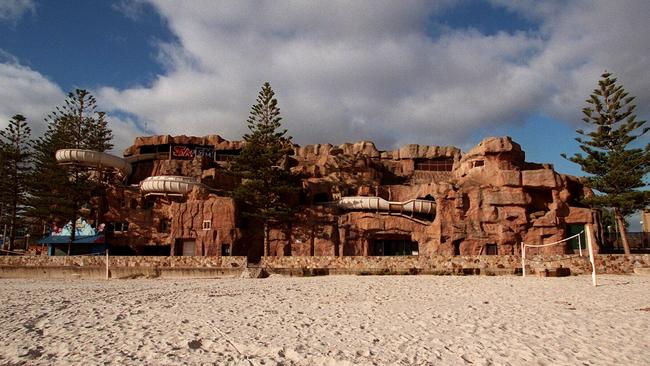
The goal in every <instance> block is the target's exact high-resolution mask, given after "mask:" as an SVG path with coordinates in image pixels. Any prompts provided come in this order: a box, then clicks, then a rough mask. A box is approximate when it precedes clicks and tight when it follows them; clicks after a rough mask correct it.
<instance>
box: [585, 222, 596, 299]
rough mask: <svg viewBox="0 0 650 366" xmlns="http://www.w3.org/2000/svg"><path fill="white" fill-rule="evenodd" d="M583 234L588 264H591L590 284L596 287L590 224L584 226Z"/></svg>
mask: <svg viewBox="0 0 650 366" xmlns="http://www.w3.org/2000/svg"><path fill="white" fill-rule="evenodd" d="M585 234H587V235H585V237H586V239H587V248H588V250H589V262H591V282H592V283H593V285H594V287H596V286H597V283H596V263H595V261H594V246H593V245H592V240H593V238H592V232H591V225H590V224H587V225H585Z"/></svg>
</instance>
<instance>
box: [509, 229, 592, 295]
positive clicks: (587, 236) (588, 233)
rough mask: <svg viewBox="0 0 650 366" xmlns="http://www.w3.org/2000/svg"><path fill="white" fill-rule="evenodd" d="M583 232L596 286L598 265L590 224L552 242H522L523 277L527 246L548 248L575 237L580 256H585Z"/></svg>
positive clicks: (524, 274) (523, 274)
mask: <svg viewBox="0 0 650 366" xmlns="http://www.w3.org/2000/svg"><path fill="white" fill-rule="evenodd" d="M582 234H585V241H586V247H585V249H586V250H587V251H588V252H589V262H590V263H591V278H592V282H593V285H594V286H596V265H595V262H594V250H593V245H592V236H591V227H590V226H588V225H587V226H585V229H584V230H583V231H581V232H579V233H577V234H575V235H572V236H570V237H568V238H565V239H562V240H558V241H554V242H552V243H542V244H526V243H524V242H522V243H521V274H522V276H523V277H526V248H546V247H551V246H554V245H562V244H564V243H566V242H568V241H569V240H573V239H575V238H577V239H578V252H579V255H580V257H582V256H583V254H582V246H583V243H582Z"/></svg>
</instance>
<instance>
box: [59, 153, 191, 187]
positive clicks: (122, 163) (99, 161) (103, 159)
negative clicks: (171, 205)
mask: <svg viewBox="0 0 650 366" xmlns="http://www.w3.org/2000/svg"><path fill="white" fill-rule="evenodd" d="M55 157H56V161H57V162H59V163H61V164H79V165H82V166H87V167H108V168H113V169H117V170H119V171H120V172H122V174H124V176H128V175H129V174H131V170H132V169H131V163H134V162H136V161H140V160H147V159H152V158H155V157H156V154H145V155H141V156H136V157H134V158H126V159H124V158H120V157H119V156H115V155H111V154H108V153H103V152H99V151H92V150H83V149H62V150H58V151H57V152H56V155H55ZM197 185H202V184H201V183H200V182H198V181H197V180H196V179H194V178H192V177H185V176H178V175H169V176H168V175H160V176H153V177H148V178H146V179H145V180H143V181H142V182H140V190H141V191H142V192H143V193H145V194H186V193H188V192H189V191H191V190H192V188H194V187H195V186H197Z"/></svg>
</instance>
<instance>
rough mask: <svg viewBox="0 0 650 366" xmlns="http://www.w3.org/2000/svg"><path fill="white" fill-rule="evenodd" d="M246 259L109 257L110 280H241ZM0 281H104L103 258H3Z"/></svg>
mask: <svg viewBox="0 0 650 366" xmlns="http://www.w3.org/2000/svg"><path fill="white" fill-rule="evenodd" d="M245 269H246V257H225V256H224V257H198V256H197V257H189V256H188V257H153V256H151V257H143V256H137V257H136V256H129V257H120V256H115V257H109V273H108V275H109V277H110V278H117V279H121V278H138V277H146V278H217V277H224V276H227V277H233V276H240V275H241V274H242V272H243V271H244V270H245ZM0 278H47V279H51V278H84V279H105V278H106V257H104V256H72V257H46V256H2V257H0Z"/></svg>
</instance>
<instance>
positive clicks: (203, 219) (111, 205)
mask: <svg viewBox="0 0 650 366" xmlns="http://www.w3.org/2000/svg"><path fill="white" fill-rule="evenodd" d="M241 147H242V143H241V142H238V141H226V140H224V139H222V138H221V137H219V136H216V135H211V136H205V137H188V136H150V137H138V138H136V140H135V143H134V145H133V146H131V147H129V148H128V149H126V151H125V152H124V156H125V158H127V159H128V160H129V161H131V163H132V166H133V172H132V174H131V176H130V177H129V178H128V181H127V182H125V183H126V184H125V185H123V186H115V187H114V188H113V189H112V190H111V192H110V194H109V197H108V200H107V201H106V202H105V206H106V207H105V209H104V212H105V214H104V215H103V219H104V220H107V221H111V222H116V223H120V222H128V223H129V225H128V231H125V230H123V231H122V232H118V231H116V232H115V233H114V234H113V235H114V237H113V238H111V240H112V242H113V243H114V244H115V245H119V244H123V245H128V246H129V247H131V248H134V250H135V252H138V253H146V252H151V253H154V252H155V253H158V252H160V254H165V253H167V254H172V255H183V254H185V255H188V254H194V255H247V256H249V258H252V259H253V260H254V259H255V258H256V257H259V256H260V255H261V250H262V244H261V237H260V234H259V233H258V232H257V230H256V225H255V224H254V223H250V222H246V221H245V220H242V219H241V218H238V216H237V208H236V205H235V203H234V202H233V201H232V200H231V199H230V198H227V197H226V192H227V191H228V189H229V188H231V187H232V186H233V185H235V184H237V181H236V180H234V179H233V178H232V177H230V176H228V175H227V174H225V168H226V166H227V164H228V161H230V160H231V159H232V157H233V156H235V155H237V154H238V152H239V151H240V150H241ZM288 164H289V166H290V168H291V169H293V170H295V171H300V172H301V173H303V175H304V177H305V178H304V179H303V194H302V195H301V202H300V203H301V206H300V207H301V210H300V213H299V214H298V215H297V217H296V219H295V221H294V222H293V223H292V225H291V226H290V227H289V228H275V229H274V230H272V233H271V253H272V255H276V256H283V255H304V256H309V255H329V256H367V255H405V254H407V255H414V254H417V255H427V256H428V255H435V254H446V255H454V254H455V255H479V254H485V255H492V254H518V253H519V243H521V242H522V241H523V242H525V243H529V244H538V243H548V242H551V241H555V240H560V239H563V238H566V237H568V236H570V234H573V233H575V232H578V231H579V230H580V228H581V227H582V226H583V225H585V224H592V223H594V216H593V215H594V214H593V213H592V211H591V210H590V209H589V208H586V207H584V206H582V205H581V204H580V199H581V198H582V197H584V196H586V195H590V194H592V193H591V191H590V190H589V189H588V188H586V187H584V186H583V185H582V184H581V182H580V181H579V180H578V179H577V178H576V177H572V176H568V175H563V174H558V173H557V172H555V171H554V170H553V167H552V166H551V165H549V164H535V163H529V162H526V161H525V154H524V152H523V151H522V150H521V147H520V146H519V145H518V144H517V143H515V142H513V141H512V139H510V138H509V137H499V138H496V137H491V138H486V139H485V140H483V141H482V142H481V143H479V144H478V145H477V146H475V147H474V148H472V149H471V150H470V151H468V152H467V153H462V152H461V151H460V150H459V149H457V148H455V147H440V146H423V145H406V146H403V147H401V148H399V149H397V150H393V151H379V150H378V149H377V148H376V147H375V145H374V144H373V143H372V142H368V141H360V142H356V143H345V144H342V145H338V146H335V145H330V144H316V145H306V146H296V147H295V149H294V154H293V155H292V156H290V157H289V159H288ZM155 175H182V176H190V177H194V178H195V179H196V181H197V182H200V183H201V184H200V185H198V186H197V187H196V188H194V189H193V190H192V191H191V192H190V193H188V194H184V195H172V194H166V193H165V192H159V193H157V194H148V195H146V196H145V195H144V194H143V193H142V192H140V191H139V190H138V189H137V184H138V183H139V182H140V181H141V180H143V179H144V178H146V177H149V176H155ZM350 196H355V197H379V198H382V199H384V200H387V201H389V202H393V203H400V202H404V201H409V200H412V199H419V200H425V201H434V202H435V206H436V210H435V215H428V214H422V213H419V212H405V211H402V210H401V209H399V210H398V209H393V208H395V207H401V206H398V205H392V206H390V209H388V210H379V209H355V210H349V209H344V208H342V207H340V205H337V202H339V200H341V199H342V198H343V197H350ZM113 226H115V225H113ZM117 226H119V224H117ZM122 226H123V225H122ZM155 248H158V249H155ZM531 251H532V252H533V253H535V252H541V253H547V254H560V253H567V252H572V248H571V244H567V245H560V246H551V247H547V248H541V249H531Z"/></svg>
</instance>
